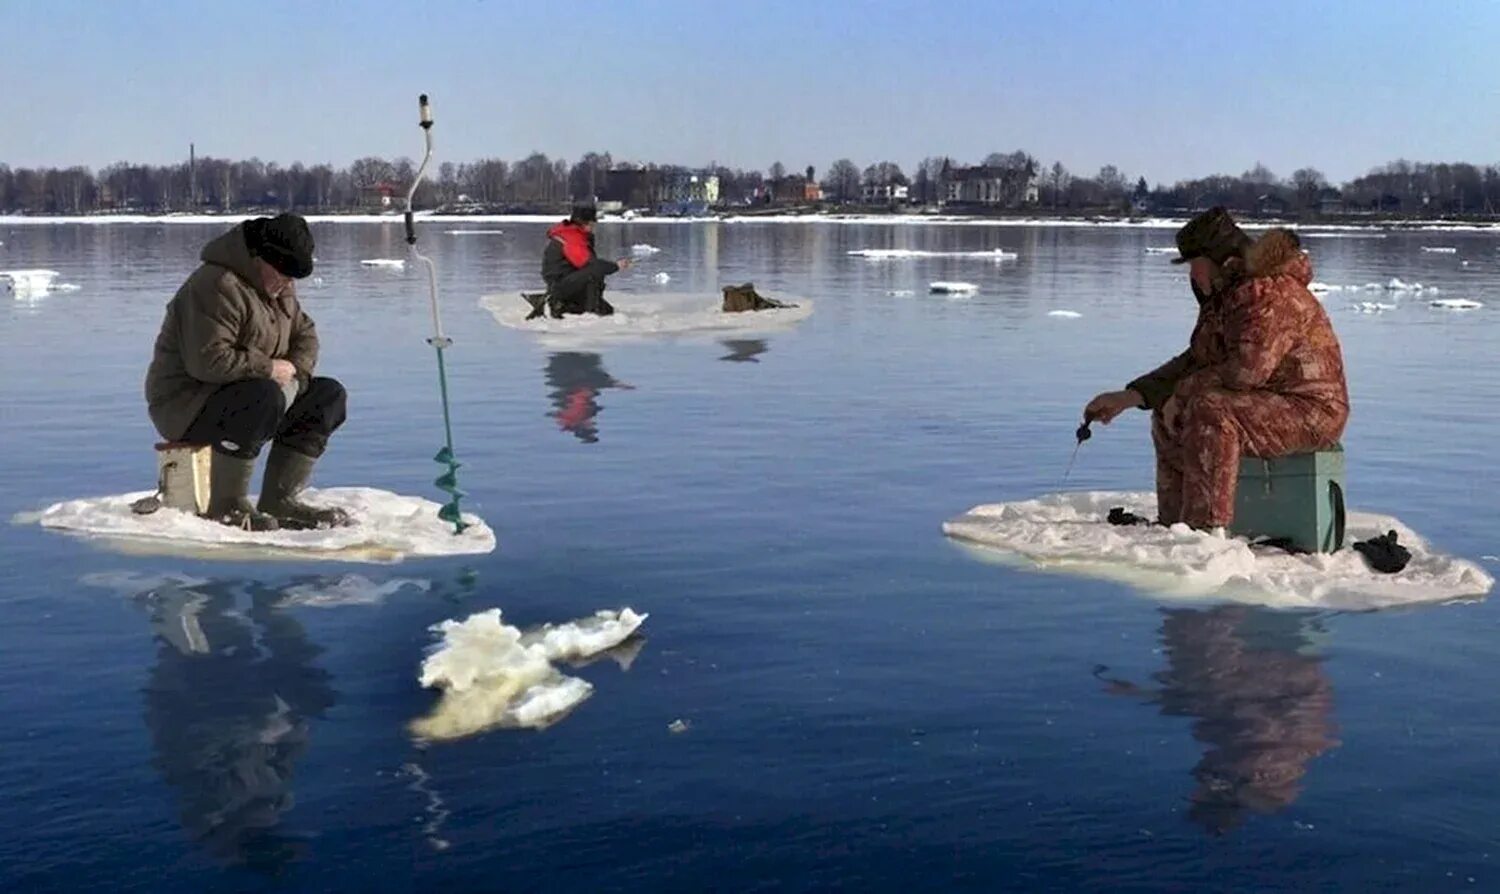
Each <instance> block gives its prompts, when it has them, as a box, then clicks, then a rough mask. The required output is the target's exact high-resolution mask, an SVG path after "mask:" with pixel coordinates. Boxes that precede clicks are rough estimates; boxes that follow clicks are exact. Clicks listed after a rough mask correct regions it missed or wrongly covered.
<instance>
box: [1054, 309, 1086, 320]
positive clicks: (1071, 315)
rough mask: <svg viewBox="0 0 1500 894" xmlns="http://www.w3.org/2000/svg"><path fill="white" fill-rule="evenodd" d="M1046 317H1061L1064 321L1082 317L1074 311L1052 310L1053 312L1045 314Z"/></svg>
mask: <svg viewBox="0 0 1500 894" xmlns="http://www.w3.org/2000/svg"><path fill="white" fill-rule="evenodd" d="M1047 316H1049V317H1061V318H1063V319H1065V320H1076V319H1079V318H1080V317H1082V316H1083V314H1081V313H1079V312H1078V311H1076V310H1053V311H1048V312H1047Z"/></svg>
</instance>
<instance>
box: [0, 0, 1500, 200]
mask: <svg viewBox="0 0 1500 894" xmlns="http://www.w3.org/2000/svg"><path fill="white" fill-rule="evenodd" d="M1230 10H1232V11H1230ZM0 22H3V28H4V30H5V31H6V32H7V38H6V41H5V50H4V52H3V53H0V79H3V81H0V83H3V84H4V88H3V89H0V122H3V123H0V162H5V163H9V164H11V165H13V166H17V165H38V164H55V165H63V164H87V165H90V166H94V167H99V166H102V165H104V164H107V163H109V162H111V161H116V160H132V161H146V162H165V161H171V160H176V159H178V158H181V157H183V156H185V155H186V152H187V144H188V143H189V141H193V142H196V143H197V145H198V151H199V153H200V154H210V155H216V156H230V157H245V158H248V157H250V156H259V157H260V158H262V159H266V160H278V161H281V162H283V163H289V162H291V161H294V160H301V161H303V162H309V163H311V162H317V161H330V162H333V163H336V164H345V163H347V162H349V161H351V160H353V159H354V158H357V157H359V156H362V155H386V156H396V155H403V154H405V155H412V154H416V151H417V149H418V143H419V140H418V137H417V135H416V133H417V132H416V130H415V128H414V126H413V117H414V114H415V112H414V108H415V97H416V95H417V94H418V93H419V92H424V91H425V92H427V93H430V94H431V95H432V97H433V102H434V108H435V110H436V112H437V115H438V121H439V123H438V128H439V129H438V131H437V137H438V141H439V154H440V156H441V158H442V159H447V160H456V161H461V160H469V159H472V158H476V157H479V156H484V155H493V156H499V157H502V158H507V159H510V158H517V157H520V156H522V155H525V154H526V153H528V152H530V151H532V150H540V151H543V152H546V153H548V154H549V155H552V156H554V157H558V156H561V157H565V158H568V159H576V158H577V157H578V156H579V155H580V154H582V153H583V152H586V151H589V150H600V151H602V150H608V151H610V152H612V153H614V155H615V157H616V158H617V159H638V160H653V161H663V162H668V161H670V162H676V163H682V164H704V163H707V162H709V161H718V162H720V163H724V164H729V165H732V166H742V167H753V168H762V169H764V168H766V167H768V166H769V165H770V164H771V163H772V162H774V161H778V160H779V161H782V162H784V163H785V164H786V165H787V166H788V167H789V168H792V169H800V168H802V167H805V166H807V165H809V164H811V165H816V166H817V167H818V169H819V170H820V171H821V170H822V169H824V168H826V167H827V166H828V164H829V163H830V162H832V161H833V160H834V159H836V158H839V157H843V156H848V157H850V158H853V159H854V160H855V161H857V162H859V163H860V164H862V165H863V164H868V163H871V162H874V161H879V160H883V159H890V160H894V161H896V162H898V163H900V164H901V165H902V166H903V168H905V169H907V170H908V171H910V170H911V168H912V166H913V165H914V163H915V162H917V161H918V160H920V159H921V158H922V157H923V156H925V155H938V154H948V155H952V156H954V157H956V158H959V159H966V160H967V159H972V160H978V159H979V158H980V157H982V156H983V155H984V154H985V153H987V152H990V151H997V150H998V151H1012V150H1015V149H1018V148H1021V149H1026V150H1028V151H1030V152H1031V153H1033V154H1034V155H1036V156H1038V157H1039V158H1041V159H1042V160H1043V161H1044V162H1047V163H1050V162H1051V161H1053V160H1061V161H1062V162H1063V163H1064V164H1065V165H1067V166H1068V167H1069V168H1070V169H1072V170H1075V171H1080V172H1093V171H1096V170H1097V169H1098V167H1099V166H1100V165H1102V164H1106V163H1113V164H1116V165H1118V166H1119V167H1120V168H1122V169H1123V170H1124V171H1125V172H1126V173H1127V174H1129V175H1131V176H1136V175H1142V174H1143V175H1145V176H1146V177H1147V178H1148V179H1150V180H1152V181H1153V182H1156V181H1161V180H1173V179H1177V178H1179V177H1184V176H1199V175H1203V174H1208V173H1215V172H1228V173H1238V172H1240V171H1242V170H1245V169H1246V168H1248V167H1250V166H1251V165H1253V164H1254V163H1255V162H1257V161H1261V162H1264V163H1265V164H1267V165H1268V166H1270V167H1271V169H1272V170H1274V171H1276V172H1277V173H1278V174H1281V175H1283V176H1285V175H1288V174H1290V173H1291V171H1292V170H1294V169H1295V168H1298V167H1302V166H1305V165H1313V166H1315V167H1318V168H1320V169H1321V170H1323V171H1324V173H1326V174H1327V175H1328V176H1329V177H1330V178H1332V179H1335V180H1342V179H1346V178H1348V177H1351V176H1354V175H1357V174H1359V173H1363V172H1364V171H1365V170H1367V169H1368V168H1370V167H1371V166H1373V165H1376V164H1380V163H1383V162H1385V161H1388V160H1391V159H1394V158H1397V157H1407V158H1412V159H1420V160H1465V161H1473V162H1483V163H1492V162H1500V114H1497V111H1500V64H1497V63H1496V61H1495V60H1496V53H1495V50H1494V49H1493V48H1494V46H1495V45H1496V43H1497V41H1500V3H1491V2H1443V3H1422V4H1419V3H1415V2H1412V3H1395V2H1380V0H1370V2H1323V3H1319V2H1315V0H1303V2H1301V3H1290V2H1279V0H1262V2H1260V3H1255V4H1236V5H1233V6H1227V5H1221V4H1210V3H1207V2H1203V3H1189V2H1165V0H1161V2H1158V0H1142V2H1112V3H1110V2H1102V0H1101V2H1070V0H1060V2H1054V3H1041V2H1011V3H1004V2H998V0H996V2H988V3H985V2H966V0H943V2H931V3H916V2H884V0H876V2H866V3H854V2H840V0H802V2H781V0H761V2H748V0H741V2H724V3H719V4H713V3H710V2H706V0H705V2H696V3H690V2H675V0H661V2H647V0H615V2H608V3H604V2H588V0H572V2H566V3H564V2H553V3H548V2H541V0H526V2H510V0H505V2H498V0H430V2H426V0H404V2H400V3H394V2H384V0H367V2H352V0H312V2H300V3H297V2H282V0H263V2H237V0H225V2H220V0H197V2H179V0H156V2H140V0H107V2H106V0H96V2H75V0H0ZM21 35H25V36H24V37H21Z"/></svg>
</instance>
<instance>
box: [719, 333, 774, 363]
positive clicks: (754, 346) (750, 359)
mask: <svg viewBox="0 0 1500 894" xmlns="http://www.w3.org/2000/svg"><path fill="white" fill-rule="evenodd" d="M719 344H721V345H723V346H724V347H725V348H726V349H728V351H729V353H728V354H725V355H724V356H723V357H720V358H719V359H720V360H727V361H728V362H730V363H759V362H760V361H759V360H757V359H756V358H757V357H759V356H760V355H761V354H764V353H765V352H767V351H769V350H771V346H770V345H769V344H768V343H767V342H766V340H765V339H763V338H726V339H722V340H721V341H720V342H719Z"/></svg>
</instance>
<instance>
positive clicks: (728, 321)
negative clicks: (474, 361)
mask: <svg viewBox="0 0 1500 894" xmlns="http://www.w3.org/2000/svg"><path fill="white" fill-rule="evenodd" d="M606 297H607V298H608V299H609V301H610V303H611V304H613V305H614V307H615V312H614V314H613V315H611V316H607V317H596V316H593V315H591V314H582V315H569V316H566V317H563V318H562V319H561V320H554V319H553V318H552V317H550V316H542V317H538V318H537V319H535V320H527V319H526V315H527V314H528V313H530V311H531V308H530V307H528V306H527V304H526V302H524V301H523V300H522V299H521V296H520V295H519V294H517V293H514V292H512V293H508V294H495V295H485V296H484V297H482V298H480V299H479V305H480V306H481V307H483V308H484V309H485V310H487V311H489V312H490V315H491V316H493V317H494V318H495V321H496V322H497V323H499V324H500V325H501V326H505V327H506V328H509V329H520V330H522V331H524V332H531V333H534V334H536V335H538V336H540V340H541V341H542V343H543V344H544V345H547V346H550V347H559V348H561V347H575V346H583V345H588V344H595V343H601V342H619V341H631V340H637V339H642V338H660V337H688V336H696V335H709V336H718V335H726V334H730V335H736V334H770V333H774V332H779V331H783V330H786V329H790V328H792V327H794V326H796V325H797V324H798V323H801V322H802V321H803V320H805V319H807V318H808V317H810V316H812V312H813V304H812V302H810V301H804V300H803V299H801V298H797V297H795V296H787V295H782V294H775V293H769V294H767V296H766V297H768V298H774V299H776V300H778V301H783V302H786V303H788V304H795V305H797V306H796V307H788V308H783V309H780V310H759V311H746V312H744V313H724V311H723V310H722V309H721V308H722V305H723V298H722V297H720V296H717V295H715V296H712V297H710V296H706V295H702V294H694V293H687V292H682V293H674V292H658V293H632V292H614V291H610V292H607V293H606Z"/></svg>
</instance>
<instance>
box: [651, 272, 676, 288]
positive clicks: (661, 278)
mask: <svg viewBox="0 0 1500 894" xmlns="http://www.w3.org/2000/svg"><path fill="white" fill-rule="evenodd" d="M651 281H652V282H654V283H659V284H661V285H666V284H667V283H669V282H671V281H672V274H670V273H668V272H667V271H665V270H663V271H662V272H660V273H658V274H656V275H655V276H653V277H651Z"/></svg>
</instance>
